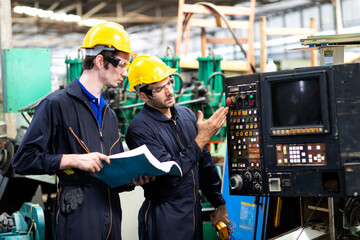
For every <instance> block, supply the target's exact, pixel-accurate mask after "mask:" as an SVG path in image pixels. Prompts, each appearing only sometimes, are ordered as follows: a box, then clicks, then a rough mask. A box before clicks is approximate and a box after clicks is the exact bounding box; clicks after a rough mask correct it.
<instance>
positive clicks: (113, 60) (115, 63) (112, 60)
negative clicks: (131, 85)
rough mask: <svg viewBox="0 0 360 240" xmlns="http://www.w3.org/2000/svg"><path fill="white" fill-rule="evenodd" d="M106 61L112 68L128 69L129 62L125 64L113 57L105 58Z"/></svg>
mask: <svg viewBox="0 0 360 240" xmlns="http://www.w3.org/2000/svg"><path fill="white" fill-rule="evenodd" d="M106 60H108V61H109V62H110V63H111V64H112V65H113V66H114V67H120V68H121V69H125V68H126V69H128V68H129V66H130V63H129V62H125V61H124V60H122V59H119V58H116V57H113V56H107V57H106Z"/></svg>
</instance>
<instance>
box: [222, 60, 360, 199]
mask: <svg viewBox="0 0 360 240" xmlns="http://www.w3.org/2000/svg"><path fill="white" fill-rule="evenodd" d="M225 92H226V97H227V99H226V104H227V105H228V106H229V107H230V113H229V116H228V119H227V124H228V149H229V151H228V159H229V161H228V167H229V188H230V194H232V195H252V196H289V197H290V196H291V197H294V196H302V197H306V196H307V197H309V196H323V197H350V196H358V194H359V191H360V187H359V186H360V184H359V178H358V176H359V174H360V156H359V154H358V153H359V150H360V147H359V145H358V144H357V143H358V142H359V140H360V138H359V135H358V134H357V129H359V127H360V126H359V125H360V122H359V121H358V119H359V107H360V102H359V96H360V65H359V64H358V63H355V64H342V65H333V66H322V67H311V68H301V69H294V70H287V71H279V72H272V73H262V74H254V75H245V76H238V77H232V78H228V79H226V82H225Z"/></svg>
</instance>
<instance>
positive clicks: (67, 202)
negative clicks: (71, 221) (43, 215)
mask: <svg viewBox="0 0 360 240" xmlns="http://www.w3.org/2000/svg"><path fill="white" fill-rule="evenodd" d="M84 198H85V195H84V192H83V190H82V189H81V187H80V186H64V187H63V189H62V194H61V198H60V204H61V211H62V212H63V213H71V212H72V211H74V210H75V209H76V208H77V207H78V206H80V204H81V203H82V202H83V201H84Z"/></svg>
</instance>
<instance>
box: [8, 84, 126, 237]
mask: <svg viewBox="0 0 360 240" xmlns="http://www.w3.org/2000/svg"><path fill="white" fill-rule="evenodd" d="M122 151H123V147H122V144H121V141H120V135H119V131H118V119H117V117H116V114H115V113H114V111H113V110H112V109H110V107H109V104H107V105H106V106H105V107H104V108H103V118H102V126H101V128H100V127H99V124H98V121H97V119H96V117H95V116H94V114H93V111H92V109H91V107H90V105H89V103H88V100H87V99H86V97H85V95H84V93H83V92H82V90H81V88H80V85H79V83H78V82H77V81H75V80H74V81H72V82H71V83H70V84H69V85H68V86H67V87H66V88H65V89H63V90H59V91H56V92H54V93H52V94H50V95H48V96H47V97H46V98H45V99H44V100H42V101H41V103H40V104H39V106H38V108H37V110H36V112H35V114H34V117H33V119H32V122H31V124H30V126H29V128H28V129H27V131H26V134H25V136H24V138H23V140H22V143H21V145H20V146H19V148H18V151H17V152H16V154H15V156H14V161H13V167H14V169H15V172H16V173H18V174H57V176H58V177H59V188H61V187H63V186H65V185H80V186H81V189H82V190H83V192H84V195H85V199H84V201H83V203H82V204H81V205H80V206H79V207H78V208H77V209H76V210H75V211H73V212H71V213H69V214H67V213H63V212H62V211H61V210H60V207H59V200H58V201H56V203H55V208H54V216H55V219H54V220H55V235H56V239H59V240H60V239H61V240H63V239H77V240H80V239H121V206H120V199H119V194H118V192H120V191H125V190H132V189H133V187H125V186H121V187H119V188H116V189H110V188H109V187H108V186H107V185H106V184H105V183H103V182H102V181H101V180H100V179H99V178H98V177H97V175H96V174H94V173H90V172H84V171H81V170H79V169H72V170H74V172H75V173H74V174H70V175H67V174H66V173H64V172H63V171H60V170H59V165H60V160H61V157H62V155H63V154H83V153H87V152H100V153H103V154H105V155H110V154H115V153H119V152H122ZM104 164H106V163H104ZM58 194H61V191H59V192H58ZM58 199H61V196H58Z"/></svg>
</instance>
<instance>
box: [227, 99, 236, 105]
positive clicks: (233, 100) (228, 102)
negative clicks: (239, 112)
mask: <svg viewBox="0 0 360 240" xmlns="http://www.w3.org/2000/svg"><path fill="white" fill-rule="evenodd" d="M234 104H235V99H234V98H231V97H228V98H227V99H226V105H227V106H233V105H234Z"/></svg>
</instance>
